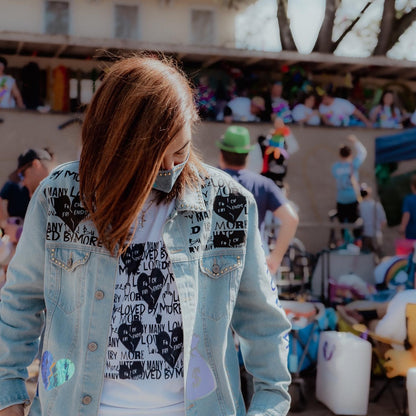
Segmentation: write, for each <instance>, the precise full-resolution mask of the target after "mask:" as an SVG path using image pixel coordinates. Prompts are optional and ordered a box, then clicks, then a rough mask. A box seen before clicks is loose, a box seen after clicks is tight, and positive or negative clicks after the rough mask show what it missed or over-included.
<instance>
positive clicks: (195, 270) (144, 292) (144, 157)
mask: <svg viewBox="0 0 416 416" xmlns="http://www.w3.org/2000/svg"><path fill="white" fill-rule="evenodd" d="M196 120H197V113H196V109H195V105H194V102H193V97H192V92H191V89H190V87H189V85H188V82H187V81H186V79H185V78H184V76H183V75H182V74H181V73H180V72H179V71H178V70H177V69H175V68H174V66H173V65H172V64H169V63H168V62H162V61H160V60H157V59H154V58H147V57H132V58H127V59H124V60H121V61H119V62H117V63H115V64H114V65H113V66H112V67H111V68H110V69H109V71H108V72H107V73H106V75H105V78H104V80H103V83H102V85H101V86H100V88H99V89H98V90H97V92H96V94H95V96H94V98H93V100H92V102H91V104H90V106H89V109H88V110H87V113H86V116H85V120H84V123H83V130H82V144H83V149H82V153H81V158H80V162H79V164H78V162H72V163H67V164H65V165H61V166H60V167H58V168H57V169H55V170H54V171H53V172H52V173H51V175H50V176H49V177H48V178H47V179H46V180H45V181H44V182H43V183H42V184H41V185H40V186H39V188H38V189H37V191H36V192H35V194H34V195H33V197H32V200H31V203H30V206H29V210H28V213H27V215H26V221H25V225H24V230H23V234H22V237H21V239H20V242H19V245H18V249H17V252H16V255H15V257H14V259H13V260H12V262H11V264H10V266H9V275H8V281H7V284H6V286H5V287H4V289H3V292H2V301H1V302H0V409H5V408H7V406H11V405H14V406H12V407H9V408H7V409H5V410H3V411H0V415H11V414H23V410H22V409H23V405H22V404H21V403H23V402H26V401H27V400H28V398H27V394H26V391H25V388H24V378H25V375H26V372H25V368H26V366H27V365H29V363H30V362H31V360H32V359H33V357H34V355H35V354H36V351H37V344H36V340H37V338H38V337H39V334H40V332H41V328H42V325H43V323H44V319H43V316H42V311H43V309H45V310H46V315H45V329H44V337H43V350H42V353H41V371H40V373H41V375H40V377H39V378H40V379H39V396H38V397H36V398H35V400H34V403H33V405H32V408H31V414H33V415H40V414H42V415H46V414H48V415H49V414H54V415H57V414H59V415H60V416H65V415H71V416H72V415H77V414H84V415H100V416H106V415H111V416H114V415H116V416H117V415H120V416H121V415H123V416H127V415H136V416H137V415H185V414H186V415H193V414H198V415H210V416H211V415H213V414H215V415H244V414H246V410H245V407H244V402H243V398H242V396H241V393H240V391H239V364H238V359H237V354H236V351H235V347H234V342H233V335H232V329H233V330H234V331H235V333H236V334H237V335H238V336H239V339H240V346H241V351H242V354H243V358H244V361H245V364H246V367H247V370H248V371H249V372H250V373H252V374H253V376H254V380H255V390H256V393H255V394H254V397H253V400H252V402H251V407H250V409H249V411H248V414H249V415H253V416H254V415H263V414H269V415H276V416H277V415H279V416H280V415H285V414H286V413H287V412H288V408H289V401H290V399H289V395H288V393H287V388H288V384H289V380H290V376H289V373H288V370H287V337H286V336H287V332H288V330H289V323H288V321H287V319H286V317H285V315H284V312H283V311H282V309H281V308H280V306H279V303H278V300H277V297H276V287H275V286H274V285H273V284H272V283H271V280H270V275H269V274H268V272H267V267H266V263H265V258H264V254H263V251H262V248H261V242H260V236H259V233H258V231H257V220H256V218H257V212H256V207H255V202H254V199H253V197H252V195H251V194H249V193H248V192H247V191H245V190H244V189H243V188H242V187H241V186H239V185H238V184H237V183H236V182H234V181H233V180H232V179H230V177H228V176H226V175H225V174H223V173H221V172H220V171H218V170H217V169H214V168H211V167H208V166H204V165H202V164H201V162H200V161H199V160H198V158H197V156H196V155H195V153H194V151H193V149H192V143H191V136H192V133H191V132H192V127H193V125H194V123H195V121H196ZM78 165H79V169H78ZM11 409H17V410H18V411H19V412H20V413H11Z"/></svg>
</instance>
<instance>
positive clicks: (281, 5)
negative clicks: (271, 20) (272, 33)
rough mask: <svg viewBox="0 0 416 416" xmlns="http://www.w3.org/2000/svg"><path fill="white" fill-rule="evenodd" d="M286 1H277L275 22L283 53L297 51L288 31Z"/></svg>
mask: <svg viewBox="0 0 416 416" xmlns="http://www.w3.org/2000/svg"><path fill="white" fill-rule="evenodd" d="M287 2H288V0H278V2H277V21H278V23H279V34H280V42H281V43H282V49H283V50H284V51H297V47H296V44H295V41H294V40H293V36H292V32H291V30H290V21H289V18H288V17H287Z"/></svg>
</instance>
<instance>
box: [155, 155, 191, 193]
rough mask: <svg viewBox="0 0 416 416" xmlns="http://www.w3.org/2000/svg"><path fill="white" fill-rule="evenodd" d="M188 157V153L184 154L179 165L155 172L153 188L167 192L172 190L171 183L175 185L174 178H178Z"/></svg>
mask: <svg viewBox="0 0 416 416" xmlns="http://www.w3.org/2000/svg"><path fill="white" fill-rule="evenodd" d="M188 159H189V153H188V156H186V159H185V161H183V162H182V163H180V164H179V165H175V166H174V167H173V168H172V169H169V170H159V173H158V174H157V176H156V179H155V182H154V184H153V189H156V190H158V191H162V192H165V193H166V194H168V193H169V192H170V191H171V190H172V188H173V185H175V182H176V179H178V177H179V175H180V174H181V173H182V170H183V168H184V167H185V165H186V162H187V161H188Z"/></svg>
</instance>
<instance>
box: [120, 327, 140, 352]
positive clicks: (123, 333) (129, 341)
mask: <svg viewBox="0 0 416 416" xmlns="http://www.w3.org/2000/svg"><path fill="white" fill-rule="evenodd" d="M142 334H143V325H142V323H141V322H140V321H133V322H132V323H131V325H128V324H121V325H120V326H119V327H118V337H119V338H120V341H121V343H122V344H123V345H124V346H125V347H126V348H127V349H128V350H129V351H130V352H134V351H136V347H137V345H138V343H139V341H140V337H141V336H142Z"/></svg>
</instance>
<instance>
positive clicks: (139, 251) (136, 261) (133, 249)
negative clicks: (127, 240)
mask: <svg viewBox="0 0 416 416" xmlns="http://www.w3.org/2000/svg"><path fill="white" fill-rule="evenodd" d="M143 253H144V244H143V243H140V244H131V245H130V246H129V247H127V250H126V251H125V252H124V253H123V254H122V255H121V260H122V262H123V263H124V265H125V266H126V269H127V275H128V276H131V275H134V274H135V273H137V271H138V270H139V267H140V263H141V262H142V259H143Z"/></svg>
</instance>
